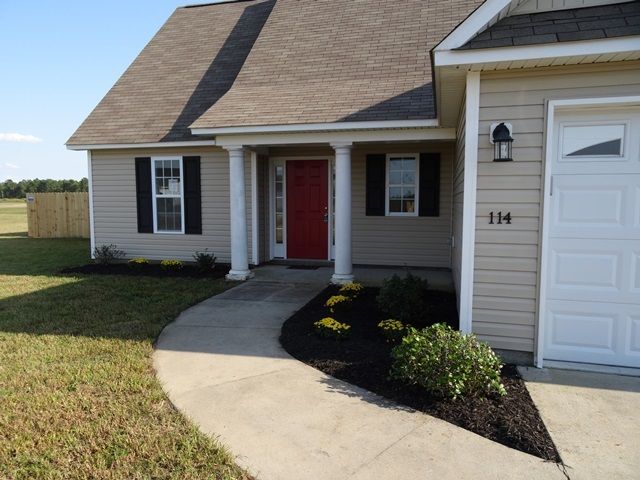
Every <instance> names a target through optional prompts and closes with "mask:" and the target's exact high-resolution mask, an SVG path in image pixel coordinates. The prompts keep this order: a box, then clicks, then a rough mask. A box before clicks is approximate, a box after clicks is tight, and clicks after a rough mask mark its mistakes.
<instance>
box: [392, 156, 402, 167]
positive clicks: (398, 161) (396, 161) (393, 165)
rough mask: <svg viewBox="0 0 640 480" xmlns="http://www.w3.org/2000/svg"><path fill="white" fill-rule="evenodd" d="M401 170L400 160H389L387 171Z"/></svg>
mask: <svg viewBox="0 0 640 480" xmlns="http://www.w3.org/2000/svg"><path fill="white" fill-rule="evenodd" d="M401 169H402V159H401V158H390V159H389V170H401Z"/></svg>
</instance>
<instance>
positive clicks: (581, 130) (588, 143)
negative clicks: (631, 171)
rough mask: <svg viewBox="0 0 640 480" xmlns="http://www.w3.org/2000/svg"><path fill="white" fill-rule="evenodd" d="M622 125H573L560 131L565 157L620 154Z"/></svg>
mask: <svg viewBox="0 0 640 480" xmlns="http://www.w3.org/2000/svg"><path fill="white" fill-rule="evenodd" d="M624 130H625V126H624V125H575V126H565V127H564V129H563V131H562V154H563V156H565V157H594V156H618V157H619V156H621V155H622V143H623V139H624Z"/></svg>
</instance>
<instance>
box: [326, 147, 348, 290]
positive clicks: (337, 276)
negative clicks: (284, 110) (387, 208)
mask: <svg viewBox="0 0 640 480" xmlns="http://www.w3.org/2000/svg"><path fill="white" fill-rule="evenodd" d="M331 146H332V147H333V149H334V150H335V152H336V186H335V188H336V211H335V216H336V226H335V229H336V231H335V236H336V251H335V257H336V261H335V271H334V274H333V277H331V283H335V284H344V283H348V282H351V281H353V263H352V260H351V147H352V144H351V143H350V142H349V143H334V144H332V145H331Z"/></svg>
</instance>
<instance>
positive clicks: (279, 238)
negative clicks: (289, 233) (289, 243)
mask: <svg viewBox="0 0 640 480" xmlns="http://www.w3.org/2000/svg"><path fill="white" fill-rule="evenodd" d="M276 243H284V240H283V230H282V229H281V228H276Z"/></svg>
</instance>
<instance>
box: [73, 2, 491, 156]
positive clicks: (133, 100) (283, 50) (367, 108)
mask: <svg viewBox="0 0 640 480" xmlns="http://www.w3.org/2000/svg"><path fill="white" fill-rule="evenodd" d="M482 2H483V0H429V1H426V0H402V2H398V1H397V0H277V1H276V0H248V1H237V2H232V3H223V4H213V5H206V6H197V7H189V8H179V9H178V10H176V11H175V13H174V14H173V15H172V16H171V18H170V19H169V20H168V21H167V23H166V24H165V25H164V26H163V27H162V28H161V29H160V31H159V32H158V33H157V34H156V36H155V37H154V38H153V39H152V40H151V42H150V43H149V44H148V45H147V46H146V47H145V49H144V50H143V51H142V53H141V54H140V55H139V56H138V58H137V59H136V60H135V61H134V62H133V64H132V65H131V66H130V67H129V69H127V71H126V72H125V73H124V74H123V75H122V77H121V78H120V79H119V80H118V82H117V83H116V85H115V86H114V87H113V88H112V89H111V91H109V93H108V94H107V95H106V96H105V98H104V99H103V100H102V101H101V102H100V103H99V104H98V106H97V107H96V108H95V110H94V111H93V112H92V113H91V114H90V115H89V117H88V118H87V119H86V120H85V122H84V123H83V124H82V125H81V126H80V128H78V130H77V131H76V133H74V135H73V136H72V137H71V138H70V139H69V141H68V144H70V145H92V144H122V143H147V142H166V141H185V140H193V139H195V137H193V136H192V135H191V133H190V131H189V126H190V125H193V126H196V127H220V126H225V127H227V126H247V125H273V124H292V123H320V122H337V121H365V120H400V119H427V118H433V117H435V106H434V100H433V91H432V85H431V61H430V56H429V52H430V50H431V49H432V48H433V47H434V46H435V45H436V44H437V43H438V42H440V41H441V40H442V38H443V37H444V36H446V35H447V34H448V33H449V32H450V31H451V30H453V29H454V28H455V27H456V26H457V25H458V24H459V23H460V22H462V21H463V20H464V19H465V18H466V17H467V16H468V15H469V14H470V13H471V12H472V11H473V10H474V9H475V8H476V7H477V6H478V5H479V4H481V3H482Z"/></svg>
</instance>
